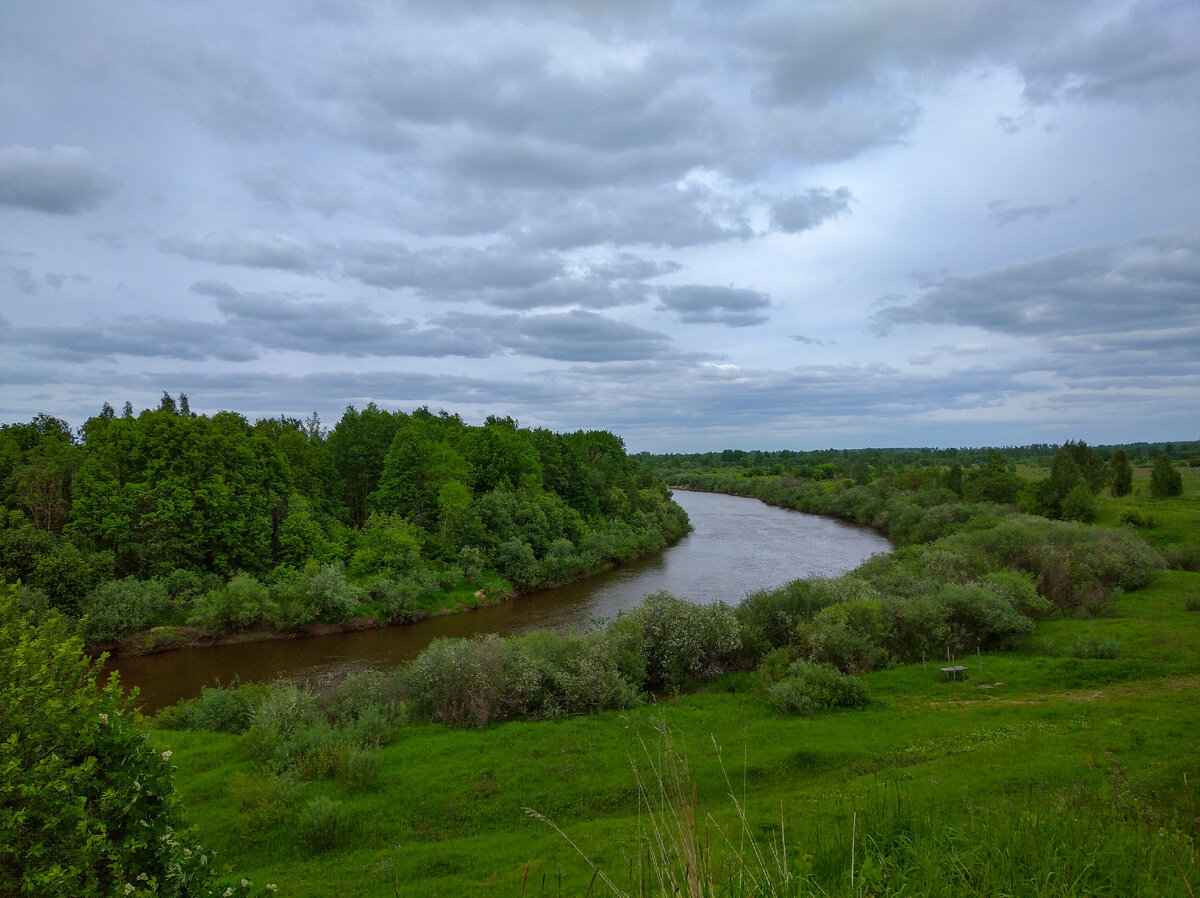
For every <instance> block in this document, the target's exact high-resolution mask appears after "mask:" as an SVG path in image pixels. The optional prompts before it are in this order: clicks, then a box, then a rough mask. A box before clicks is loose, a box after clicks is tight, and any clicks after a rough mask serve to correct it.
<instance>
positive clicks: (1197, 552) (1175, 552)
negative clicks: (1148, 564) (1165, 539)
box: [1162, 543, 1200, 573]
mask: <svg viewBox="0 0 1200 898" xmlns="http://www.w3.org/2000/svg"><path fill="white" fill-rule="evenodd" d="M1162 558H1163V561H1164V562H1165V563H1166V565H1167V567H1169V568H1170V569H1171V570H1175V571H1192V572H1193V573H1196V572H1200V545H1195V544H1190V545H1189V544H1185V543H1172V544H1171V545H1169V546H1167V547H1166V548H1164V549H1163V550H1162Z"/></svg>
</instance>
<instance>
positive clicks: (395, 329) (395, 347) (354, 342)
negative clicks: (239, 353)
mask: <svg viewBox="0 0 1200 898" xmlns="http://www.w3.org/2000/svg"><path fill="white" fill-rule="evenodd" d="M192 289H193V290H194V291H195V292H197V293H200V294H202V295H206V296H211V297H213V298H214V299H215V301H216V306H217V309H218V310H219V311H221V312H222V313H223V314H224V315H225V316H226V317H227V319H228V324H229V326H230V328H231V329H232V330H233V331H234V332H236V333H238V334H240V335H242V337H243V338H244V339H246V340H248V341H250V342H252V343H254V344H256V345H258V346H262V347H264V348H270V349H279V350H293V351H298V352H307V353H312V354H315V355H335V356H346V357H349V358H360V357H363V356H405V357H416V358H421V357H439V358H440V357H443V356H464V357H472V358H486V357H487V356H489V355H492V354H493V352H494V351H495V343H494V342H493V341H492V340H490V339H488V337H487V335H486V334H485V333H481V332H473V333H469V334H462V333H457V332H455V331H453V330H451V329H448V328H444V327H432V328H430V327H419V326H417V325H416V324H415V323H413V322H411V321H401V322H396V321H391V320H389V319H387V318H385V317H383V316H381V315H379V314H378V313H377V312H375V311H374V310H372V309H371V308H369V307H368V306H366V305H365V304H361V303H346V302H330V301H311V300H309V301H297V300H295V299H293V298H290V297H285V296H274V295H263V294H252V293H241V292H239V291H237V290H234V289H233V288H231V287H229V286H228V285H225V284H220V283H214V282H202V283H198V284H195V285H193V287H192Z"/></svg>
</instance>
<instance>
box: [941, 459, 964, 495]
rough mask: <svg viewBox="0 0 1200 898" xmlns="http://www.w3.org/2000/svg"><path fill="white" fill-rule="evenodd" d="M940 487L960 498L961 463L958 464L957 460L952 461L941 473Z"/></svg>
mask: <svg viewBox="0 0 1200 898" xmlns="http://www.w3.org/2000/svg"><path fill="white" fill-rule="evenodd" d="M942 488H943V489H948V490H950V492H952V493H954V495H956V496H958V498H960V499H961V498H962V494H963V469H962V465H960V464H959V463H958V462H954V463H953V464H952V465H950V467H949V468H947V469H946V471H945V473H943V474H942Z"/></svg>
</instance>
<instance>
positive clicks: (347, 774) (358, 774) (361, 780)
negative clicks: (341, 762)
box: [339, 748, 379, 792]
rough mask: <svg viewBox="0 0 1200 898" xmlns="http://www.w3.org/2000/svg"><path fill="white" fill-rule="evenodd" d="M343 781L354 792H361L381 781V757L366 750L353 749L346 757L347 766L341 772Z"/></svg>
mask: <svg viewBox="0 0 1200 898" xmlns="http://www.w3.org/2000/svg"><path fill="white" fill-rule="evenodd" d="M339 773H340V775H341V778H342V781H343V782H344V783H345V784H346V788H348V789H349V790H350V791H352V792H361V791H363V790H364V789H369V788H371V787H372V786H374V785H375V782H376V781H377V780H378V779H379V755H378V753H376V752H374V751H370V750H369V749H365V748H352V749H350V751H349V753H348V754H347V755H346V761H345V766H344V767H343V768H342V770H341V771H339Z"/></svg>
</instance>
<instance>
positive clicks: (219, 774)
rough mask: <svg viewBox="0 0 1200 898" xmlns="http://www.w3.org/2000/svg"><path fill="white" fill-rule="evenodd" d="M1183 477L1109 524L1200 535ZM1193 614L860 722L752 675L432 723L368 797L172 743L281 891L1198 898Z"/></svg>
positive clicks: (240, 752) (1132, 596)
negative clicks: (520, 713)
mask: <svg viewBox="0 0 1200 898" xmlns="http://www.w3.org/2000/svg"><path fill="white" fill-rule="evenodd" d="M1181 470H1182V471H1183V473H1184V476H1185V489H1186V490H1187V493H1186V494H1185V496H1184V498H1183V499H1177V500H1170V501H1165V502H1161V503H1158V504H1156V502H1155V500H1150V499H1148V498H1145V497H1144V496H1138V497H1135V498H1134V499H1121V500H1116V499H1102V500H1101V501H1100V503H1099V506H1100V512H1101V518H1102V520H1103V521H1107V522H1108V523H1111V524H1116V522H1117V521H1118V520H1119V519H1120V515H1121V513H1122V511H1123V510H1124V509H1126V508H1136V509H1138V510H1139V511H1140V512H1141V513H1142V514H1143V515H1145V516H1147V517H1151V518H1153V527H1151V528H1146V530H1147V536H1148V538H1149V539H1151V541H1152V542H1154V543H1155V544H1158V545H1169V544H1177V543H1191V544H1195V543H1196V542H1197V541H1200V501H1198V500H1197V498H1196V492H1197V481H1198V480H1200V470H1197V469H1181ZM1144 479H1145V471H1141V472H1139V480H1144ZM1135 482H1137V481H1135ZM1194 595H1200V573H1191V572H1188V571H1181V570H1165V571H1161V572H1158V573H1157V574H1156V575H1155V576H1154V579H1153V581H1152V582H1151V583H1150V584H1149V585H1148V586H1147V587H1145V588H1144V589H1141V590H1138V591H1136V592H1130V593H1127V594H1117V595H1115V596H1114V597H1113V598H1112V600H1111V601H1110V603H1109V604H1108V605H1107V607H1106V609H1105V612H1104V615H1103V616H1101V617H1096V618H1092V619H1087V620H1079V619H1072V618H1063V617H1061V616H1055V617H1054V618H1052V619H1049V620H1044V621H1041V622H1039V623H1038V626H1037V629H1036V631H1035V633H1034V634H1033V635H1032V637H1030V638H1029V639H1028V640H1027V642H1026V644H1025V645H1024V646H1023V647H1021V648H1020V649H1019V650H1017V651H1013V652H1009V653H1004V654H999V653H984V654H982V655H976V656H968V657H964V658H962V659H960V663H963V664H965V665H966V666H967V671H966V676H965V678H964V679H962V680H959V681H947V680H946V679H945V678H944V677H943V676H942V674H941V672H940V671H939V667H940V666H941V664H939V663H938V661H937V659H930V661H929V662H928V664H925V665H923V664H908V665H901V666H896V667H893V668H890V669H886V670H880V671H875V672H873V673H871V674H868V675H866V676H865V677H864V678H863V680H864V682H865V683H866V685H867V686H868V688H869V690H870V692H871V696H872V701H871V704H869V705H868V706H867V708H866V709H865V710H863V711H857V712H854V711H836V712H830V713H825V714H818V715H815V716H812V717H802V718H800V717H785V716H782V715H780V714H778V713H776V712H774V711H773V710H771V708H770V707H769V705H768V704H767V701H766V699H765V698H763V697H762V696H761V695H759V694H758V693H757V692H756V691H755V689H754V685H753V678H752V677H751V676H750V675H748V674H741V673H736V674H727V675H725V676H723V677H720V678H718V679H716V680H711V681H707V682H704V683H702V684H697V686H696V688H695V690H693V691H685V692H684V693H683V694H680V695H677V696H674V697H672V698H670V699H668V700H660V701H657V702H651V703H649V704H646V705H643V706H641V707H639V708H636V709H634V710H633V711H630V712H625V713H606V714H596V715H592V716H587V717H574V718H568V719H564V720H558V721H543V722H520V721H510V722H506V723H502V724H499V725H495V726H491V727H488V728H486V729H483V730H469V731H467V730H449V729H445V728H443V727H441V726H440V725H412V726H407V727H404V728H403V729H401V730H400V731H399V736H398V738H397V739H396V740H395V741H394V742H392V744H390V745H388V746H387V747H385V748H383V749H381V750H380V751H379V754H378V761H379V764H378V771H377V773H375V774H374V780H373V782H372V783H371V784H370V785H368V786H366V787H361V786H360V787H358V788H354V787H352V785H351V784H347V783H343V782H341V781H339V780H336V779H335V780H325V781H318V782H312V783H298V782H292V781H275V780H272V778H271V777H269V776H267V775H265V774H264V773H263V771H262V770H261V769H260V768H259V766H258V765H257V764H255V763H253V762H251V761H250V760H248V755H247V754H246V750H245V745H244V743H243V738H244V737H234V736H222V735H214V734H209V733H196V732H188V733H181V732H167V731H156V732H155V733H154V734H153V739H154V741H155V742H156V744H157V745H158V746H159V747H160V748H161V749H166V748H170V749H172V750H173V752H174V756H173V760H174V762H175V763H176V764H177V765H178V768H179V772H178V790H179V793H180V795H181V797H182V798H183V801H184V804H185V807H186V808H187V809H188V812H189V814H190V816H191V819H192V821H193V822H194V823H195V824H196V825H197V827H198V829H199V838H200V839H201V840H202V841H203V842H204V843H205V844H206V845H208V846H210V847H212V848H214V849H216V852H217V858H218V867H219V868H221V869H222V870H223V871H224V872H225V874H226V875H228V876H229V877H231V878H240V877H242V876H247V877H249V878H250V879H253V880H254V881H255V882H268V881H269V882H275V883H278V885H279V891H278V893H277V894H279V895H303V896H314V898H320V896H334V895H338V896H342V895H362V896H375V895H378V896H410V895H411V896H417V895H420V896H437V895H447V896H449V895H453V896H459V895H513V896H517V895H530V896H537V895H546V896H549V895H585V894H596V895H602V894H626V895H651V894H653V895H659V894H681V895H700V894H704V895H732V896H743V898H744V896H748V895H750V894H752V893H753V894H755V895H758V896H762V895H770V894H777V895H789V896H791V895H854V896H867V895H946V896H950V895H953V896H956V898H957V896H962V895H981V896H982V895H993V894H1010V895H1039V896H1043V895H1044V896H1050V895H1062V896H1075V895H1080V896H1082V895H1095V896H1104V895H1111V896H1124V895H1156V896H1159V895H1161V896H1167V898H1170V896H1180V898H1185V896H1187V898H1195V890H1197V889H1198V888H1200V851H1198V847H1197V846H1198V842H1200V728H1198V727H1197V722H1198V721H1200V716H1198V714H1197V710H1196V709H1197V708H1200V613H1197V612H1196V611H1188V610H1187V607H1186V606H1187V600H1188V597H1189V596H1194ZM1110 643H1115V644H1117V645H1119V648H1120V653H1119V657H1115V658H1109V657H1075V654H1080V652H1079V651H1078V649H1077V647H1078V646H1080V645H1085V646H1088V645H1092V646H1095V645H1101V646H1107V645H1108V644H1110ZM1082 654H1085V655H1087V654H1091V655H1096V654H1101V655H1102V654H1110V653H1108V652H1096V651H1084V652H1082ZM331 807H334V810H333V811H331V810H330V809H331ZM314 809H315V810H314ZM527 809H531V810H532V811H533V812H535V813H534V814H530V813H529V812H528V811H527ZM317 813H322V814H324V815H325V817H324V818H322V819H328V818H329V817H330V815H333V816H334V817H336V820H337V822H338V824H339V825H341V826H343V827H344V829H342V830H340V831H339V833H338V838H337V839H336V844H335V846H334V847H332V848H330V849H328V850H321V844H320V843H319V841H317V842H312V841H311V840H310V842H309V843H308V844H306V843H305V841H304V840H302V838H301V836H300V834H301V833H304V832H307V831H308V830H306V827H311V826H313V825H315V823H314V821H313V820H309V819H306V817H305V815H306V814H317ZM315 822H316V823H319V822H320V821H319V820H318V821H315ZM573 846H577V847H573ZM597 871H599V872H597ZM672 888H674V889H675V890H674V891H672ZM755 889H757V890H755Z"/></svg>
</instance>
